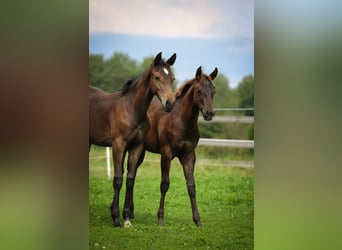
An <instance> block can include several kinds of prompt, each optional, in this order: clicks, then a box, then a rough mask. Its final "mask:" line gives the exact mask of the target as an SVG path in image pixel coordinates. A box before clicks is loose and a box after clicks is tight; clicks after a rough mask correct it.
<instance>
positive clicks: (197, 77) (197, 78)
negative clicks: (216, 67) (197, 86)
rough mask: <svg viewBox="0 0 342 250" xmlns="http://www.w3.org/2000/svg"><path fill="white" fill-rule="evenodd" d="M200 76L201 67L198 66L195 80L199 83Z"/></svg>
mask: <svg viewBox="0 0 342 250" xmlns="http://www.w3.org/2000/svg"><path fill="white" fill-rule="evenodd" d="M201 75H202V67H201V66H199V67H198V69H197V70H196V80H197V81H199V80H200V79H201Z"/></svg>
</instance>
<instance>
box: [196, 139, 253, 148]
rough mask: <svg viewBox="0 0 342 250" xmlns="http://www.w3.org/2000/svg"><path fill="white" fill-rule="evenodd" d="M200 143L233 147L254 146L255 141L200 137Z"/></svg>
mask: <svg viewBox="0 0 342 250" xmlns="http://www.w3.org/2000/svg"><path fill="white" fill-rule="evenodd" d="M198 145H199V146H216V147H231V148H254V141H251V140H234V139H209V138H200V140H199V142H198Z"/></svg>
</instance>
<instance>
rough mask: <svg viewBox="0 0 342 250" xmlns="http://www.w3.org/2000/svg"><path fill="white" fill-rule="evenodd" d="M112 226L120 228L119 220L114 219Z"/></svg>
mask: <svg viewBox="0 0 342 250" xmlns="http://www.w3.org/2000/svg"><path fill="white" fill-rule="evenodd" d="M113 226H114V227H121V224H120V221H119V219H115V220H114V221H113Z"/></svg>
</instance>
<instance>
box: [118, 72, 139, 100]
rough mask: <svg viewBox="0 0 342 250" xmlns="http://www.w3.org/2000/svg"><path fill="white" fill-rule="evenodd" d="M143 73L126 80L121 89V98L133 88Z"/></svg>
mask: <svg viewBox="0 0 342 250" xmlns="http://www.w3.org/2000/svg"><path fill="white" fill-rule="evenodd" d="M143 74H144V73H142V74H140V75H138V76H137V77H135V78H133V79H129V80H127V81H126V82H125V83H124V84H123V85H122V87H121V96H124V95H125V94H127V92H128V91H129V90H130V89H131V87H133V86H134V85H135V84H136V82H137V80H138V79H139V78H140V76H141V75H143Z"/></svg>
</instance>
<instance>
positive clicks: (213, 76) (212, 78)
mask: <svg viewBox="0 0 342 250" xmlns="http://www.w3.org/2000/svg"><path fill="white" fill-rule="evenodd" d="M217 73H218V71H217V68H216V67H215V69H214V71H213V72H211V74H210V79H211V80H214V79H215V78H216V76H217Z"/></svg>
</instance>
